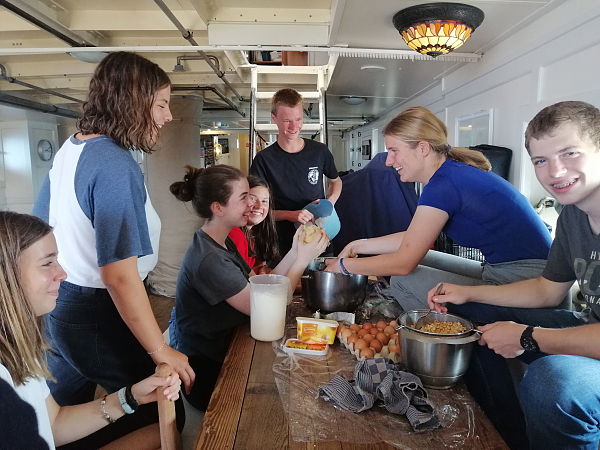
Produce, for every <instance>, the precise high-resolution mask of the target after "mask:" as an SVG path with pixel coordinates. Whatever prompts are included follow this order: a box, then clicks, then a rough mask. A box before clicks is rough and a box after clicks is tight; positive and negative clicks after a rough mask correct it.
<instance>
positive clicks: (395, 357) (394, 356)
mask: <svg viewBox="0 0 600 450" xmlns="http://www.w3.org/2000/svg"><path fill="white" fill-rule="evenodd" d="M337 337H338V339H339V340H340V342H341V343H342V345H343V346H344V347H346V348H347V349H348V350H349V351H350V353H352V354H353V355H354V357H355V358H356V359H357V360H358V361H362V360H363V359H365V356H360V350H358V349H355V348H354V343H352V344H349V343H348V340H347V339H345V338H342V335H341V333H338V334H337ZM398 341H399V340H396V339H390V340H389V342H388V343H387V344H386V345H384V346H383V347H382V348H381V351H380V352H378V353H375V356H374V358H379V357H384V358H388V359H391V360H392V361H393V362H394V363H395V364H397V363H399V362H400V360H401V357H400V354H399V353H396V352H390V349H389V347H390V345H392V346H393V345H397V346H399V344H398Z"/></svg>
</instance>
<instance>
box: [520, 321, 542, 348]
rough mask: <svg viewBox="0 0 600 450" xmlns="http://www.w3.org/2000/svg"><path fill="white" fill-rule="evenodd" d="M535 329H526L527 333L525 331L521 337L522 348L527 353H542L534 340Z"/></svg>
mask: <svg viewBox="0 0 600 450" xmlns="http://www.w3.org/2000/svg"><path fill="white" fill-rule="evenodd" d="M534 328H535V327H531V326H530V327H527V328H525V331H523V334H522V335H521V347H523V349H524V350H525V351H526V352H532V353H537V352H539V351H540V346H539V345H538V343H537V342H536V341H535V339H534V338H533V329H534Z"/></svg>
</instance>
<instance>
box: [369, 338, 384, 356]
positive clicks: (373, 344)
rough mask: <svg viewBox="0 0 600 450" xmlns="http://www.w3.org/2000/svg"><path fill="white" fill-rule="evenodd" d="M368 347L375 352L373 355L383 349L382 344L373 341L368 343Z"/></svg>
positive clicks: (375, 340)
mask: <svg viewBox="0 0 600 450" xmlns="http://www.w3.org/2000/svg"><path fill="white" fill-rule="evenodd" d="M369 347H371V348H372V349H373V350H375V353H379V352H380V351H381V349H382V348H383V344H382V343H381V342H380V341H379V340H377V339H373V340H372V341H371V342H369Z"/></svg>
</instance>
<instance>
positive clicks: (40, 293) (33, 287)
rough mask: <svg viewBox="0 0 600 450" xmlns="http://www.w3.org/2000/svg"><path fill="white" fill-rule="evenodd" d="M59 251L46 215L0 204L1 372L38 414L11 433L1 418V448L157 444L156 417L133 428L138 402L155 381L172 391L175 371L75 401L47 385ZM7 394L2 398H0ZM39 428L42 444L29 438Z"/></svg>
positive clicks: (146, 398) (175, 392)
mask: <svg viewBox="0 0 600 450" xmlns="http://www.w3.org/2000/svg"><path fill="white" fill-rule="evenodd" d="M57 254H58V250H57V247H56V240H55V239H54V235H53V234H52V228H51V227H50V226H49V225H48V224H47V223H45V222H44V221H42V220H40V219H38V218H37V217H33V216H29V215H27V214H18V213H15V212H10V211H2V212H0V380H4V381H6V382H7V383H8V384H9V385H10V386H11V387H12V388H14V391H15V392H16V394H17V395H18V396H19V397H20V398H21V399H22V400H24V401H25V402H27V403H29V405H31V407H32V408H33V409H32V412H35V419H34V421H35V422H37V427H35V425H34V424H32V423H31V422H30V425H33V426H31V427H30V428H29V429H25V428H23V427H21V428H20V429H21V432H22V433H23V434H27V435H24V436H22V437H21V438H20V439H19V437H18V436H14V434H13V439H9V440H8V441H7V440H5V439H4V438H5V437H7V436H10V435H11V433H12V432H14V430H7V429H5V427H7V426H9V425H8V424H7V423H6V422H1V423H0V436H2V440H1V441H0V448H2V449H8V450H29V449H36V450H38V449H42V448H50V449H54V447H55V445H56V446H60V447H59V448H60V449H61V450H62V449H64V450H67V449H68V450H74V449H83V450H90V449H96V448H100V447H102V448H103V449H109V448H110V449H123V448H135V449H140V450H141V449H150V450H154V449H156V448H158V446H160V433H159V427H158V425H157V424H154V425H149V426H146V427H144V428H143V429H140V430H137V429H138V428H140V426H139V422H138V421H137V418H138V417H139V415H138V414H137V413H136V409H138V405H142V404H146V403H148V402H156V399H157V397H156V390H157V389H162V390H163V393H164V394H165V395H166V396H167V398H168V399H170V400H175V399H177V398H178V396H179V384H180V381H179V378H178V377H177V373H176V372H173V373H171V375H169V376H168V377H167V378H158V377H156V376H150V377H148V378H146V379H144V380H142V381H140V382H138V383H135V384H133V385H129V386H128V387H122V389H119V393H116V392H115V393H112V394H110V395H105V396H103V397H102V398H101V399H97V400H93V401H91V402H88V403H85V404H77V405H73V406H65V407H61V406H59V405H58V404H57V403H56V401H55V400H54V398H53V397H52V395H51V394H50V393H49V391H48V386H47V385H46V381H45V379H51V378H52V375H51V374H50V372H49V370H48V367H47V366H46V364H45V361H44V356H43V353H42V352H43V350H44V349H45V348H46V347H47V344H46V342H45V341H44V338H43V331H42V325H43V321H42V317H43V316H44V315H45V314H48V313H49V312H50V311H52V310H53V309H54V307H55V305H56V297H57V296H58V290H59V286H60V283H61V281H63V280H64V279H65V278H66V273H65V271H64V270H63V269H62V267H61V266H60V264H59V263H58V258H57ZM138 381H139V380H138ZM164 386H166V388H165V387H164ZM5 401H8V400H7V399H6V398H0V404H4V402H5ZM16 420H17V421H22V420H24V417H18V418H16ZM35 422H34V423H35ZM21 425H23V424H22V423H21ZM134 430H137V431H134ZM5 432H6V433H5ZM38 432H39V436H40V437H41V438H42V439H43V440H44V441H45V444H46V445H44V443H42V442H39V441H38V442H36V443H33V442H32V438H33V437H35V436H37V434H38ZM15 437H16V438H17V439H18V441H19V442H15V439H14V438H15ZM11 441H12V442H11ZM26 442H28V443H26Z"/></svg>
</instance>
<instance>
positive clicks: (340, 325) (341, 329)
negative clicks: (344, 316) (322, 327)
mask: <svg viewBox="0 0 600 450" xmlns="http://www.w3.org/2000/svg"><path fill="white" fill-rule="evenodd" d="M346 328H348V327H347V326H346V325H344V324H343V323H340V324H339V325H338V327H337V331H336V334H340V333H341V332H342V331H344V330H345V329H346Z"/></svg>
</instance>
